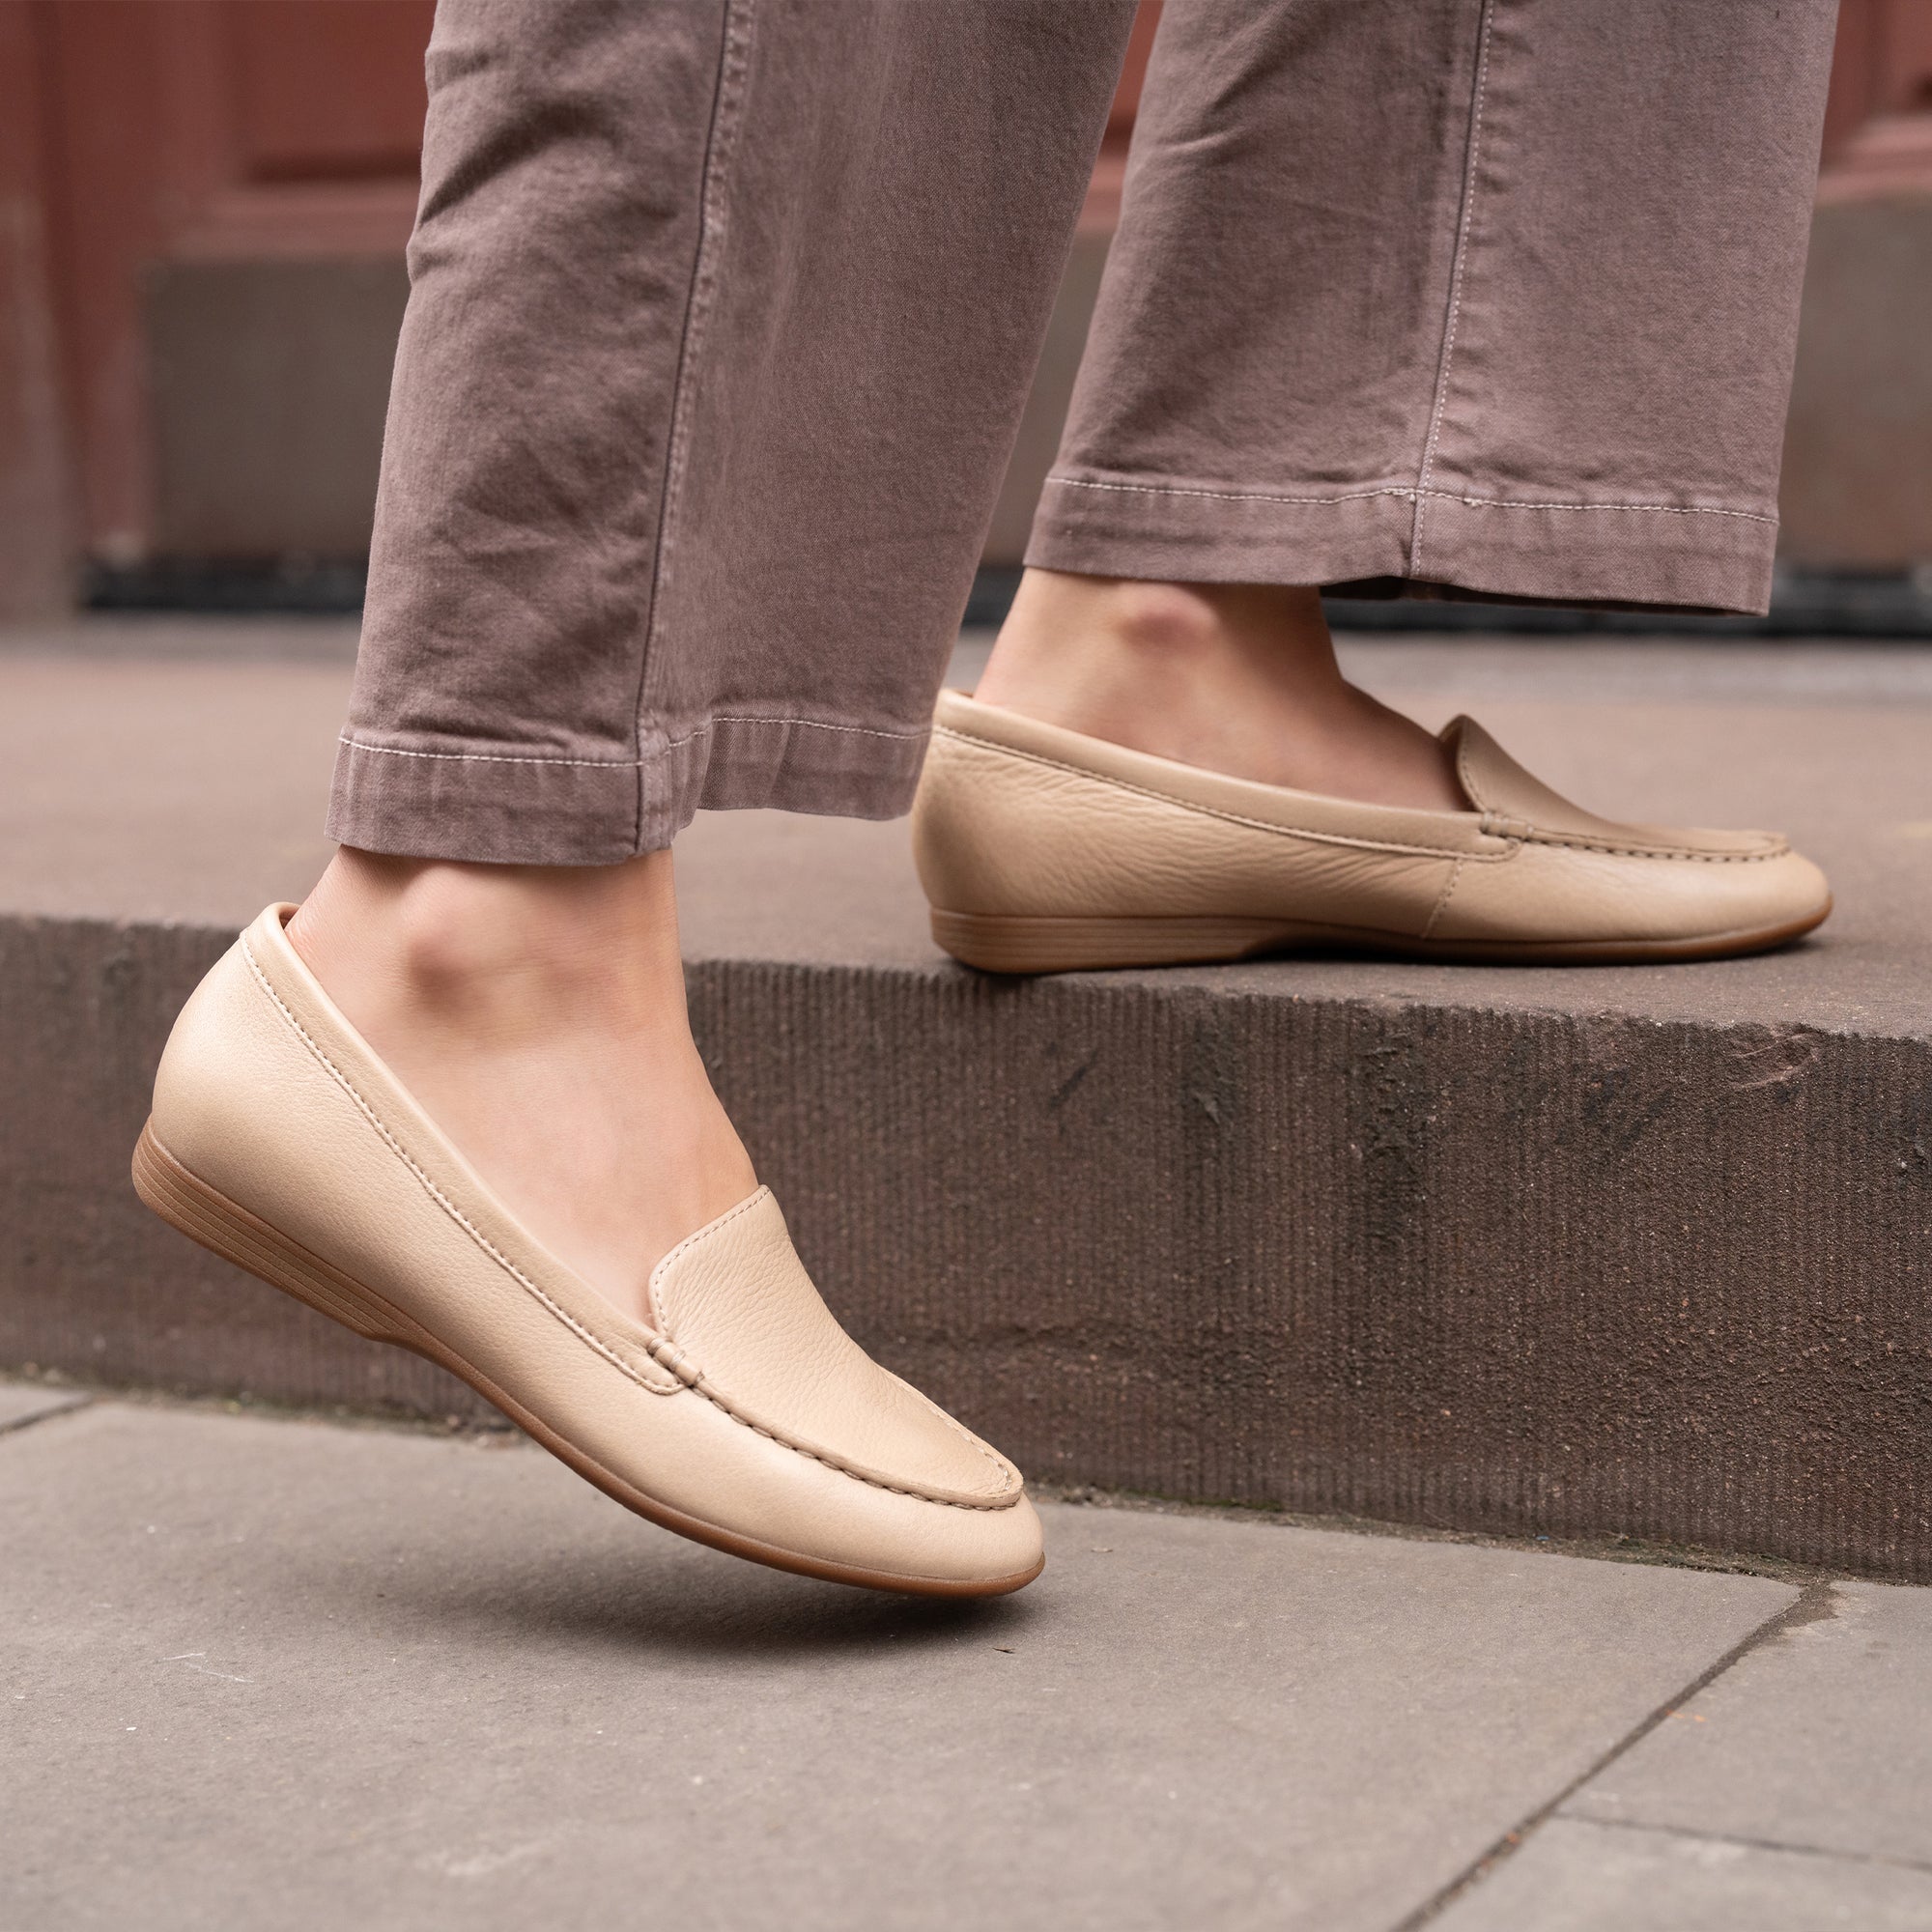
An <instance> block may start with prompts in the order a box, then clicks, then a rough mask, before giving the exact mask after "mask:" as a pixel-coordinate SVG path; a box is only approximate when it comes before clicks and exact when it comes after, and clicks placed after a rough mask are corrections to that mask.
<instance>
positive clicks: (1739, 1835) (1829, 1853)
mask: <svg viewBox="0 0 1932 1932" xmlns="http://www.w3.org/2000/svg"><path fill="white" fill-rule="evenodd" d="M1563 1822H1564V1823H1565V1824H1566V1825H1594V1826H1595V1827H1596V1828H1597V1829H1598V1830H1599V1831H1601V1832H1657V1833H1662V1835H1663V1836H1665V1837H1669V1838H1692V1839H1695V1840H1697V1841H1698V1842H1700V1843H1702V1844H1715V1845H1743V1846H1746V1847H1747V1848H1748V1849H1749V1850H1751V1851H1754V1852H1788V1853H1790V1854H1791V1856H1792V1857H1793V1858H1801V1859H1837V1860H1839V1861H1841V1862H1843V1863H1846V1864H1855V1865H1889V1866H1890V1867H1891V1868H1892V1869H1893V1870H1895V1871H1909V1872H1928V1873H1932V1859H1901V1858H1897V1857H1895V1856H1894V1855H1893V1854H1891V1853H1890V1852H1854V1851H1845V1850H1841V1849H1840V1848H1839V1847H1837V1846H1835V1845H1806V1844H1795V1843H1793V1842H1792V1841H1791V1840H1790V1839H1788V1838H1758V1837H1753V1836H1752V1835H1751V1834H1750V1833H1746V1832H1711V1831H1705V1830H1703V1829H1702V1828H1701V1827H1699V1826H1696V1825H1660V1824H1655V1823H1647V1822H1646V1821H1645V1820H1643V1819H1641V1818H1592V1817H1591V1816H1589V1815H1588V1813H1586V1812H1580V1811H1574V1812H1571V1813H1570V1814H1569V1815H1568V1816H1567V1817H1566V1818H1565V1819H1564V1820H1563Z"/></svg>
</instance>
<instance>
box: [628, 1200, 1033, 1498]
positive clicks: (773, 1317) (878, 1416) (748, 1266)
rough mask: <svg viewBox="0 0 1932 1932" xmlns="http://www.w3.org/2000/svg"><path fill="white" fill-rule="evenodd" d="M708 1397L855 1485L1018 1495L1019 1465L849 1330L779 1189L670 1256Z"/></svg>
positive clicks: (667, 1298)
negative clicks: (820, 1287) (810, 1265)
mask: <svg viewBox="0 0 1932 1932" xmlns="http://www.w3.org/2000/svg"><path fill="white" fill-rule="evenodd" d="M652 1294H653V1296H654V1298H655V1300H656V1302H657V1307H658V1315H659V1321H660V1324H661V1328H662V1332H663V1333H664V1334H665V1335H667V1336H668V1338H669V1339H670V1340H671V1341H672V1342H674V1343H675V1344H676V1345H677V1347H678V1348H679V1349H680V1350H682V1351H683V1354H684V1357H685V1365H686V1368H687V1369H688V1370H690V1371H696V1374H697V1377H698V1382H697V1387H696V1392H697V1394H698V1395H699V1396H704V1397H708V1398H709V1399H711V1400H713V1401H715V1402H717V1403H719V1404H720V1406H723V1407H725V1409H727V1410H728V1411H729V1412H730V1413H731V1414H732V1415H733V1416H735V1417H736V1418H737V1420H739V1421H740V1422H742V1423H746V1424H748V1425H749V1426H751V1427H753V1428H755V1429H759V1430H761V1431H763V1432H764V1433H765V1434H767V1435H772V1436H774V1437H775V1438H776V1439H778V1440H779V1441H781V1442H783V1443H786V1444H788V1445H789V1446H791V1447H792V1448H795V1449H798V1450H800V1451H801V1452H802V1453H805V1454H807V1455H812V1456H816V1457H817V1458H819V1459H820V1460H821V1461H825V1462H830V1463H834V1464H835V1465H837V1466H839V1467H842V1468H846V1469H849V1470H850V1471H851V1472H852V1473H854V1474H855V1475H859V1476H862V1477H865V1478H867V1479H868V1480H871V1481H874V1482H878V1483H882V1484H884V1485H885V1486H886V1487H888V1488H892V1489H903V1490H908V1491H911V1492H914V1493H918V1494H925V1495H930V1496H933V1497H934V1498H936V1499H941V1500H956V1501H970V1502H978V1503H984V1504H992V1503H997V1502H1001V1501H1005V1500H1009V1499H1010V1498H1011V1497H1013V1496H1015V1495H1017V1493H1018V1491H1019V1476H1018V1472H1017V1471H1015V1470H1014V1469H1013V1468H1012V1467H1011V1465H1010V1464H1009V1463H1006V1462H1005V1461H1004V1459H1002V1458H1001V1457H999V1456H998V1455H996V1454H995V1453H994V1452H993V1451H992V1450H991V1449H990V1448H988V1447H987V1446H986V1445H985V1444H984V1443H982V1442H980V1440H979V1438H978V1437H977V1436H975V1435H972V1433H971V1432H970V1431H968V1430H967V1429H965V1428H964V1427H963V1426H962V1425H961V1424H959V1423H956V1422H954V1421H953V1420H952V1418H951V1417H950V1416H948V1415H947V1414H945V1413H944V1411H943V1410H941V1409H939V1408H938V1407H936V1406H934V1405H933V1404H932V1403H930V1402H928V1401H927V1400H926V1399H925V1398H924V1397H923V1396H922V1395H921V1394H919V1393H918V1391H917V1390H915V1389H913V1388H911V1387H909V1386H908V1385H907V1384H906V1383H904V1382H902V1381H901V1380H899V1378H897V1377H896V1376H894V1375H891V1374H889V1373H888V1372H887V1371H886V1370H885V1369H883V1368H881V1367H880V1366H879V1365H878V1364H877V1363H876V1362H874V1361H873V1360H872V1359H871V1358H870V1357H869V1356H868V1355H867V1353H866V1352H865V1350H862V1349H861V1348H860V1347H859V1346H858V1344H857V1343H855V1342H854V1341H853V1340H852V1339H851V1337H850V1336H848V1335H847V1334H846V1333H845V1331H844V1330H843V1329H842V1328H841V1327H840V1326H839V1325H838V1321H837V1320H836V1319H835V1318H834V1316H833V1314H832V1312H831V1310H830V1309H828V1308H827V1307H826V1305H825V1302H824V1300H823V1299H822V1298H821V1297H820V1295H819V1293H818V1291H817V1289H816V1288H815V1287H814V1286H813V1284H812V1281H811V1277H810V1275H809V1274H808V1273H807V1272H806V1269H805V1266H804V1264H803V1263H802V1262H800V1260H799V1258H798V1254H797V1252H796V1250H795V1249H794V1248H793V1247H792V1244H791V1237H790V1236H789V1234H788V1233H787V1232H786V1229H785V1224H784V1216H783V1214H782V1213H781V1211H780V1209H779V1206H778V1203H777V1202H776V1201H775V1200H774V1199H773V1197H772V1195H771V1192H770V1190H769V1189H760V1190H759V1192H758V1193H757V1194H755V1195H753V1196H752V1197H751V1199H750V1200H748V1201H747V1202H745V1203H744V1204H743V1205H742V1206H741V1207H740V1208H735V1209H733V1210H732V1212H731V1213H730V1214H727V1215H725V1216H724V1217H722V1218H721V1219H720V1220H719V1221H716V1222H713V1223H712V1224H711V1226H710V1227H709V1228H707V1229H705V1230H703V1231H701V1233H700V1234H699V1235H698V1236H695V1237H694V1238H693V1240H691V1241H689V1242H686V1243H685V1244H684V1245H683V1246H682V1247H681V1248H679V1249H677V1250H675V1251H673V1253H672V1254H671V1255H670V1256H668V1258H667V1260H666V1261H665V1263H663V1264H661V1265H660V1267H659V1270H658V1272H657V1274H656V1276H655V1277H654V1278H653V1281H652Z"/></svg>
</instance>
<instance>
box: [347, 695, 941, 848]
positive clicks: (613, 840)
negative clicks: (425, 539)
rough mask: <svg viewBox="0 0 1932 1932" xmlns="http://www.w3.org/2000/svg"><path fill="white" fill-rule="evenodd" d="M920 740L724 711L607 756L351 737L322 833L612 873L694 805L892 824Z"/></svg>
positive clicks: (915, 732) (659, 840) (915, 735)
mask: <svg viewBox="0 0 1932 1932" xmlns="http://www.w3.org/2000/svg"><path fill="white" fill-rule="evenodd" d="M927 736H928V732H927V730H926V728H925V727H924V726H921V727H919V728H917V729H902V728H890V727H875V726H871V725H844V724H833V723H828V722H826V721H824V720H819V719H803V718H748V717H721V718H714V719H712V720H710V721H709V722H708V723H705V724H702V725H697V726H696V727H687V728H686V729H685V730H683V731H682V732H680V733H677V734H673V735H671V736H670V737H669V739H668V743H666V744H665V745H664V746H663V747H662V748H661V749H660V750H659V751H657V752H656V753H650V752H647V753H645V755H644V756H642V757H641V758H636V759H624V760H609V761H606V760H596V759H582V758H564V757H559V756H557V755H556V754H554V753H544V752H542V751H541V750H535V749H533V750H529V751H523V750H520V749H518V748H516V747H504V746H500V745H499V746H469V745H464V744H454V743H449V742H447V741H438V740H430V739H424V740H416V739H411V740H409V741H408V742H397V741H394V740H388V741H384V740H383V739H381V738H379V737H378V736H377V735H375V734H372V733H368V732H358V733H356V734H355V736H354V737H345V738H344V739H343V741H342V743H341V745H340V747H339V748H338V750H337V753H336V760H335V777H334V781H333V784H332V786H331V788H330V794H329V806H328V821H327V833H328V837H329V838H332V839H334V840H335V841H336V842H337V843H338V844H341V845H354V846H356V847H357V848H359V849H360V850H362V851H365V852H387V853H393V854H396V855H398V856H401V857H407V858H416V859H462V860H469V861H471V862H474V863H477V864H483V865H505V866H517V865H521V866H612V865H616V864H618V863H619V862H620V861H622V860H625V859H631V858H635V857H636V856H637V855H638V854H639V853H640V852H651V851H657V850H659V849H661V848H663V847H664V846H667V845H668V844H669V843H670V842H671V839H672V838H674V837H675V836H676V835H677V833H679V832H680V831H682V830H683V828H684V827H685V826H686V825H688V824H689V823H690V822H691V819H692V817H693V816H694V814H695V813H696V812H697V811H699V810H719V811H730V810H747V809H750V808H754V807H760V806H765V807H772V808H775V809H776V810H781V811H803V812H816V813H821V814H824V815H827V816H832V817H839V818H895V817H897V816H899V815H900V814H901V813H902V812H904V811H906V810H910V808H911V805H912V797H913V792H914V790H915V789H916V788H917V786H918V783H919V771H920V765H921V762H922V761H923V757H924V753H925V742H926V738H927Z"/></svg>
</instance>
